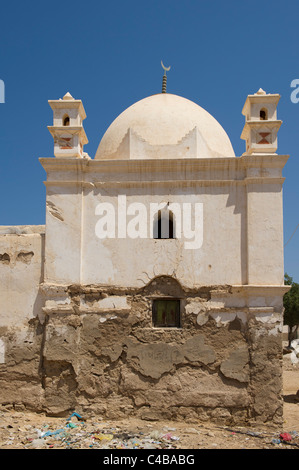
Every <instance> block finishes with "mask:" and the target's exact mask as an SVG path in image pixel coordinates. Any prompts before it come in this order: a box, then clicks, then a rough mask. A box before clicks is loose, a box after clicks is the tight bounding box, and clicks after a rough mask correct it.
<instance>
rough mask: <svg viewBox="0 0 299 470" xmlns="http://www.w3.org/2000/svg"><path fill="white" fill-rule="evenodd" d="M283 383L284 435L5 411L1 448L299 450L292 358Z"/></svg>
mask: <svg viewBox="0 0 299 470" xmlns="http://www.w3.org/2000/svg"><path fill="white" fill-rule="evenodd" d="M283 379H284V391H283V393H284V424H283V429H281V430H277V429H276V430H274V429H269V428H268V427H263V428H261V427H260V428H252V427H251V428H245V427H244V428H242V427H228V426H219V425H215V424H208V423H206V422H202V423H201V422H196V423H194V422H192V423H182V422H158V421H141V420H135V419H130V420H122V421H117V422H116V421H110V422H109V421H107V420H101V419H100V418H99V417H94V418H88V419H84V417H82V416H80V415H78V416H76V415H74V416H72V417H71V416H70V417H69V418H53V417H47V416H45V415H39V414H33V413H27V412H26V413H24V412H22V411H16V410H15V409H14V410H6V411H1V412H0V449H289V450H290V449H299V399H298V397H296V393H297V391H298V390H299V366H298V365H295V366H294V365H292V364H291V363H290V361H289V359H288V358H285V359H284V375H283ZM282 433H288V434H289V438H290V439H291V440H289V441H286V440H284V439H283V438H282V437H281V434H282ZM284 437H285V436H284Z"/></svg>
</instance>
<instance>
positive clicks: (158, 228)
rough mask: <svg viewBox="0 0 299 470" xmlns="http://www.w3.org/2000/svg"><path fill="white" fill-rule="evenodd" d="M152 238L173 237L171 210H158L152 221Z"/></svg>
mask: <svg viewBox="0 0 299 470" xmlns="http://www.w3.org/2000/svg"><path fill="white" fill-rule="evenodd" d="M154 238H157V239H162V238H175V236H174V216H173V213H172V212H171V211H169V210H167V211H158V218H157V219H156V221H155V223H154Z"/></svg>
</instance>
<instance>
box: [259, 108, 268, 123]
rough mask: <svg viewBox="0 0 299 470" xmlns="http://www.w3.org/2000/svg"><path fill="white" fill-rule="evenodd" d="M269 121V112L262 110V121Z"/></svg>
mask: <svg viewBox="0 0 299 470" xmlns="http://www.w3.org/2000/svg"><path fill="white" fill-rule="evenodd" d="M267 119H268V114H267V110H266V109H264V108H263V109H261V110H260V120H261V121H266V120H267Z"/></svg>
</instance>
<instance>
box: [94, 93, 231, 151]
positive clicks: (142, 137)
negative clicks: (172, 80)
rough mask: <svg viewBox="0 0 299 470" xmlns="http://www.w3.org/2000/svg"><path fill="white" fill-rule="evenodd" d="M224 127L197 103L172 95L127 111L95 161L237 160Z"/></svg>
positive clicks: (105, 138)
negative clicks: (151, 159)
mask: <svg viewBox="0 0 299 470" xmlns="http://www.w3.org/2000/svg"><path fill="white" fill-rule="evenodd" d="M234 156H235V154H234V150H233V147H232V145H231V142H230V139H229V137H228V135H227V134H226V132H225V131H224V129H223V127H222V126H221V125H220V124H219V123H218V121H216V119H215V118H214V117H213V116H211V114H209V113H208V112H207V111H206V110H205V109H203V108H201V107H200V106H198V105H197V104H196V103H194V102H192V101H190V100H188V99H186V98H182V97H180V96H177V95H172V94H169V93H160V94H157V95H152V96H149V97H147V98H144V99H142V100H140V101H138V102H137V103H135V104H133V105H132V106H130V107H129V108H127V109H126V110H125V111H124V112H123V113H121V114H120V115H119V116H118V117H117V118H116V119H115V120H114V121H113V123H112V124H111V125H110V127H109V128H108V129H107V131H106V133H105V134H104V136H103V138H102V140H101V142H100V144H99V146H98V149H97V152H96V155H95V159H130V158H131V159H133V158H139V159H146V158H193V157H194V158H210V157H216V158H217V157H234Z"/></svg>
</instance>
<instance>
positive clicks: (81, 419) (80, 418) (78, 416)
mask: <svg viewBox="0 0 299 470" xmlns="http://www.w3.org/2000/svg"><path fill="white" fill-rule="evenodd" d="M73 416H76V418H78V420H79V421H84V418H82V416H80V415H79V414H78V413H76V412H74V413H72V414H71V416H70V417H69V418H67V421H70V420H71V419H72V417H73Z"/></svg>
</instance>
